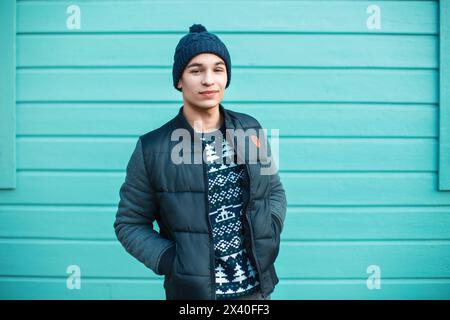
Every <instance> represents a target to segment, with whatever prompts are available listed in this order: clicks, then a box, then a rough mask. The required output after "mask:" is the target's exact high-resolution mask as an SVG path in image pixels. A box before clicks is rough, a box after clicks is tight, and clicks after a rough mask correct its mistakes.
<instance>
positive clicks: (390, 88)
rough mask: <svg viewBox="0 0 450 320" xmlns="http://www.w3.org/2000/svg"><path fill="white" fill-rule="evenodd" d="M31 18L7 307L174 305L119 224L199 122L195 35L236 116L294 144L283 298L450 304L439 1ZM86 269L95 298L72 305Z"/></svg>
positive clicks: (20, 54)
mask: <svg viewBox="0 0 450 320" xmlns="http://www.w3.org/2000/svg"><path fill="white" fill-rule="evenodd" d="M73 4H75V5H77V6H78V8H79V9H80V20H79V22H80V23H79V26H80V29H77V28H76V27H77V19H76V17H75V16H74V13H73V11H72V9H71V8H69V7H70V5H73ZM371 5H377V6H378V8H380V10H381V16H380V17H381V25H380V27H381V28H380V29H372V28H371V26H373V25H374V23H375V22H374V20H373V19H372V18H371V16H372V15H373V13H371V11H370V10H371V9H369V11H368V8H369V7H370V6H371ZM68 8H69V9H68ZM16 10H17V18H16V20H17V27H16V32H17V34H16V45H17V53H16V60H17V68H16V71H17V73H16V77H17V83H16V98H17V101H16V112H17V114H16V117H17V123H16V125H17V136H16V138H17V140H16V143H17V186H16V189H13V190H0V221H1V223H0V298H2V299H11V298H21V299H36V298H40V299H46V298H63V299H80V298H83V299H110V298H118V299H128V298H137V299H164V297H165V296H164V292H163V288H162V283H163V278H162V277H159V276H156V275H155V274H154V273H153V272H151V271H150V270H148V269H146V268H145V267H144V266H143V265H142V264H140V263H139V262H138V261H137V260H135V259H134V258H132V257H131V256H130V255H129V254H127V253H126V252H125V250H124V249H123V248H122V246H121V245H120V243H119V242H118V241H117V240H116V237H115V234H114V230H113V222H114V218H115V213H116V209H117V203H118V201H119V193H118V192H119V188H120V185H121V184H122V182H123V180H124V178H125V167H126V164H127V161H128V159H129V157H130V155H131V152H132V150H133V147H134V145H135V142H136V139H137V137H138V136H139V135H141V134H143V133H145V132H147V131H150V130H152V129H155V128H157V127H159V126H160V125H162V124H163V123H164V122H166V121H168V120H169V119H171V118H172V117H173V116H174V115H175V114H176V112H177V111H178V108H179V107H180V106H181V103H182V98H181V95H180V93H179V92H178V91H176V90H175V89H173V87H172V83H171V64H172V59H173V52H174V49H175V46H176V44H177V43H178V40H179V39H180V38H181V36H183V35H184V34H185V33H186V32H187V30H188V27H189V26H190V25H191V24H193V23H202V24H204V25H205V26H206V27H207V28H208V30H210V31H212V32H215V33H217V34H218V35H219V36H220V37H221V38H222V40H223V41H224V42H225V43H226V44H227V46H228V48H229V50H230V53H231V57H232V64H233V77H232V81H231V85H230V87H229V89H228V90H227V92H226V96H225V100H224V101H223V104H224V105H225V106H226V107H228V108H230V109H232V110H236V111H241V112H246V113H249V114H251V115H253V116H255V117H256V118H258V119H259V120H260V122H261V123H262V125H263V126H264V127H266V128H268V129H269V130H270V129H275V128H279V129H280V136H281V141H280V170H281V173H280V174H281V178H282V181H283V183H284V185H285V188H286V192H287V197H288V204H289V206H288V212H287V216H286V222H285V229H284V232H283V234H282V244H281V250H280V255H279V258H278V260H277V262H276V267H277V270H278V275H279V277H280V283H279V285H278V286H277V287H276V291H275V292H274V293H273V294H272V298H273V299H319V298H322V299H430V298H440V299H449V298H450V194H449V193H448V192H445V191H438V180H437V177H438V171H437V170H438V132H439V127H438V125H439V124H438V111H439V110H438V107H439V104H438V85H439V83H438V79H439V57H438V52H439V3H438V2H437V1H268V2H260V1H245V2H243V1H208V2H200V1H190V2H188V1H139V2H137V1H136V2H129V1H118V2H114V3H112V2H110V1H70V2H65V1H18V2H17V7H16ZM73 27H75V29H71V28H73ZM269 133H270V131H269ZM71 265H76V266H79V268H80V270H81V289H68V288H67V279H68V277H69V274H68V273H67V268H68V267H69V266H71ZM371 266H375V268H378V270H379V271H380V272H381V280H380V284H381V286H380V287H379V288H378V289H377V288H376V287H375V288H374V287H373V285H374V284H375V283H376V281H374V277H375V276H376V274H373V271H371V270H372V269H371V268H372V267H371ZM368 282H369V284H368ZM370 284H371V285H370Z"/></svg>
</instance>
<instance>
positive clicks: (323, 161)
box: [17, 131, 438, 171]
mask: <svg viewBox="0 0 450 320" xmlns="http://www.w3.org/2000/svg"><path fill="white" fill-rule="evenodd" d="M269 132H270V131H269ZM136 141H137V137H135V138H98V137H86V138H84V137H77V138H61V137H59V138H58V137H36V138H33V137H26V138H18V139H17V167H18V168H19V169H20V170H100V171H102V170H125V168H126V165H127V163H128V160H129V158H130V156H131V153H132V152H133V149H134V147H135V145H136ZM269 143H271V145H272V147H274V146H276V145H277V144H278V148H279V152H278V157H279V159H277V160H276V162H277V163H278V164H279V168H280V169H281V170H290V171H291V170H296V171H316V170H329V171H340V170H344V171H345V170H346V171H350V170H351V171H361V170H362V171H366V170H382V171H436V170H437V151H438V143H437V141H436V139H434V138H432V139H401V138H400V139H399V138H380V139H374V138H370V139H366V138H345V139H343V138H281V139H278V138H277V139H274V138H273V137H269ZM68 155H70V156H68ZM330 159H332V161H330Z"/></svg>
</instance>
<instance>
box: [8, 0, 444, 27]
mask: <svg viewBox="0 0 450 320" xmlns="http://www.w3.org/2000/svg"><path fill="white" fill-rule="evenodd" d="M72 4H74V3H73V2H65V1H60V2H56V3H55V2H37V1H36V2H35V1H33V2H19V3H18V6H17V14H18V19H17V21H18V25H17V31H18V32H20V33H24V32H27V33H29V32H34V33H36V32H73V31H77V32H161V31H165V32H179V33H186V32H187V31H188V27H189V26H190V25H192V23H193V21H201V22H202V24H204V25H205V26H206V27H207V28H208V30H209V31H212V32H216V33H220V32H230V31H231V32H358V33H359V32H372V33H421V34H436V33H438V6H437V5H436V2H434V1H420V2H417V1H393V2H378V3H373V2H372V1H339V2H338V1H320V2H317V1H284V2H281V3H280V2H279V1H263V2H259V1H258V2H256V1H232V2H230V1H214V3H212V2H209V1H195V2H193V1H189V2H185V1H151V2H150V1H149V2H142V1H139V2H138V1H120V2H119V1H111V3H109V2H104V1H102V2H84V3H77V5H78V7H79V8H80V13H81V25H80V26H81V28H80V29H75V30H68V29H67V27H66V20H67V19H68V17H69V16H71V15H72V14H71V13H66V11H67V8H68V7H69V6H70V5H72ZM373 4H376V5H378V6H379V8H380V10H381V19H382V20H381V29H368V28H367V25H366V21H367V20H368V18H369V17H370V16H371V15H373V14H371V13H367V9H368V7H369V6H370V5H373ZM212 12H220V14H211V13H212ZM248 12H252V14H250V15H249V14H248ZM42 17H45V19H43V18H42ZM112 22H113V23H112Z"/></svg>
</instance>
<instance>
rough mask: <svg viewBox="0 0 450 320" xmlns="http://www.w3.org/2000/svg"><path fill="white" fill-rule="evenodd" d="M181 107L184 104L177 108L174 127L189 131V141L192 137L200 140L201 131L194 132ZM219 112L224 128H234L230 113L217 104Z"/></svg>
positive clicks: (192, 139)
mask: <svg viewBox="0 0 450 320" xmlns="http://www.w3.org/2000/svg"><path fill="white" fill-rule="evenodd" d="M183 108H184V106H181V107H180V109H179V110H178V114H177V115H176V116H175V119H174V120H175V126H176V128H177V129H178V128H183V129H186V130H188V131H189V135H190V136H191V141H194V139H198V140H200V138H201V135H202V134H201V132H195V130H194V128H192V126H191V124H190V123H189V122H188V120H187V119H186V117H185V116H184V114H183ZM219 112H220V113H221V114H222V116H223V119H224V122H225V123H224V125H225V130H226V129H234V128H235V126H234V124H233V121H232V119H231V117H230V114H229V113H228V112H227V110H226V109H225V108H224V107H223V105H222V104H221V103H220V104H219Z"/></svg>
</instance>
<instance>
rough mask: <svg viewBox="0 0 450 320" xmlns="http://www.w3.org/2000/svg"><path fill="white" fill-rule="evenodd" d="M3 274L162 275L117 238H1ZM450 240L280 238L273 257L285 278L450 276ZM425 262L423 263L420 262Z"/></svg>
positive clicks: (1, 266) (154, 276) (57, 275)
mask: <svg viewBox="0 0 450 320" xmlns="http://www.w3.org/2000/svg"><path fill="white" fill-rule="evenodd" d="M0 251H1V252H2V253H3V254H2V256H1V257H0V270H1V273H2V276H55V277H61V276H66V270H67V267H68V266H69V265H77V266H79V267H80V269H81V273H82V275H84V276H85V277H106V278H108V277H149V276H151V277H152V278H160V276H157V275H156V274H154V273H153V272H152V271H151V270H149V269H148V268H147V267H145V266H144V265H143V264H142V263H140V262H139V261H138V260H136V259H135V258H134V257H132V256H131V255H130V254H128V253H127V252H126V251H125V249H124V248H123V247H122V246H121V244H120V243H119V242H118V241H61V240H35V239H31V240H16V239H12V240H11V239H0ZM449 253H450V241H384V242H382V241H373V242H370V241H363V242H355V241H348V242H344V241H338V242H330V241H324V242H322V241H317V242H316V241H312V242H283V243H282V244H281V247H280V254H279V256H278V258H277V261H276V266H277V270H278V272H279V274H280V276H282V277H285V278H314V279H315V278H320V279H323V278H336V279H338V278H353V279H355V278H356V279H365V278H367V271H366V270H367V267H369V266H371V265H377V266H379V268H380V270H381V276H382V277H383V278H384V279H387V278H449V277H450V263H449V261H450V254H449ZM424 266H426V268H425V267H424Z"/></svg>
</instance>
